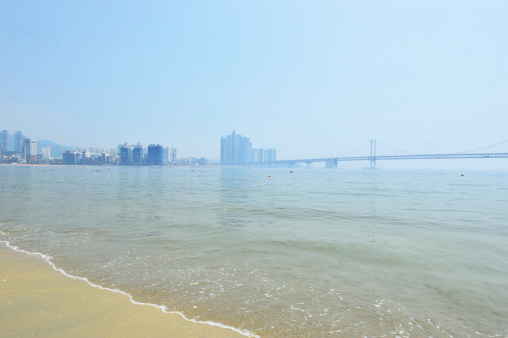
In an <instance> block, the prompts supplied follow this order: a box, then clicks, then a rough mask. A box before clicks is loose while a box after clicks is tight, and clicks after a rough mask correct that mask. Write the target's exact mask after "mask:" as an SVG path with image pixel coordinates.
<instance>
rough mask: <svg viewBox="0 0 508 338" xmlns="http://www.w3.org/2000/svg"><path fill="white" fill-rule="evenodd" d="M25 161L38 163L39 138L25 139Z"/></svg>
mask: <svg viewBox="0 0 508 338" xmlns="http://www.w3.org/2000/svg"><path fill="white" fill-rule="evenodd" d="M24 154H25V161H26V163H37V140H34V139H31V138H26V139H25V151H24Z"/></svg>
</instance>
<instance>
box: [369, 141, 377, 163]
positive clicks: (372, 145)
mask: <svg viewBox="0 0 508 338" xmlns="http://www.w3.org/2000/svg"><path fill="white" fill-rule="evenodd" d="M369 161H370V169H376V140H370V159H369Z"/></svg>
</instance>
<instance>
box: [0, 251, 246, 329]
mask: <svg viewBox="0 0 508 338" xmlns="http://www.w3.org/2000/svg"><path fill="white" fill-rule="evenodd" d="M0 266H1V268H0V283H1V284H0V286H1V287H0V295H1V297H0V299H1V301H0V313H2V314H3V315H2V317H1V318H0V325H1V326H2V331H3V334H5V336H7V337H8V336H29V335H37V336H51V337H64V336H66V337H68V336H99V337H101V336H102V337H110V336H130V337H139V336H168V337H171V336H187V337H242V336H255V335H252V334H250V333H249V332H246V331H241V330H238V329H235V328H232V327H227V326H225V325H221V324H219V323H213V322H199V321H195V320H192V319H187V318H186V317H185V316H184V315H183V314H181V313H179V312H170V311H167V310H166V309H165V307H164V306H158V305H155V304H148V303H141V302H137V301H135V300H133V299H132V296H131V295H129V294H127V293H126V292H123V291H121V290H114V289H109V288H104V287H102V286H100V285H96V284H93V283H90V282H89V281H88V280H87V279H86V278H83V277H77V276H72V275H69V274H67V273H66V272H65V271H63V270H62V269H60V268H57V267H56V266H55V265H54V264H53V263H52V262H51V260H50V259H49V257H48V256H45V255H43V254H40V253H31V252H27V251H24V250H21V249H19V248H17V247H14V246H11V245H10V244H9V243H8V242H5V241H0ZM69 277H70V278H69Z"/></svg>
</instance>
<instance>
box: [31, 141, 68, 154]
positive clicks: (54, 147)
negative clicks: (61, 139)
mask: <svg viewBox="0 0 508 338" xmlns="http://www.w3.org/2000/svg"><path fill="white" fill-rule="evenodd" d="M44 147H50V148H51V157H54V158H61V157H62V153H64V152H66V151H67V150H72V149H74V148H73V147H68V146H63V145H61V144H56V143H55V142H53V141H50V140H37V148H38V149H40V148H44Z"/></svg>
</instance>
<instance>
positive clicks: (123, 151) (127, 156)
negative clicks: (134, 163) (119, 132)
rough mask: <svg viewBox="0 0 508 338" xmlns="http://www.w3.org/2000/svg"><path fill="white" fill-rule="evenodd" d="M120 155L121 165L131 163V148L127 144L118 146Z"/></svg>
mask: <svg viewBox="0 0 508 338" xmlns="http://www.w3.org/2000/svg"><path fill="white" fill-rule="evenodd" d="M118 154H119V155H120V165H128V164H130V163H131V147H130V146H129V145H128V144H127V143H124V144H121V145H119V146H118Z"/></svg>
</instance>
